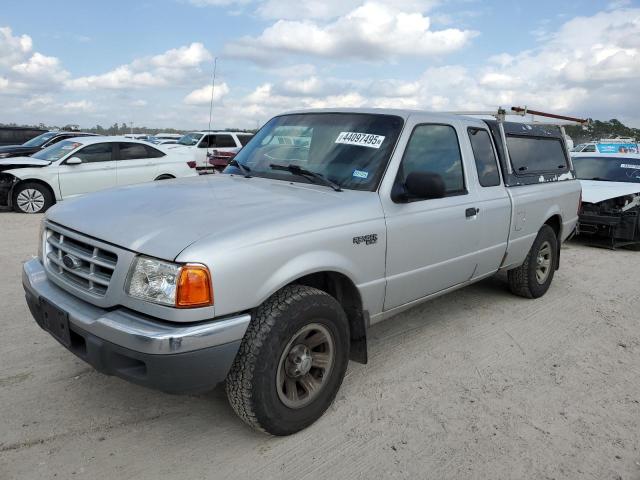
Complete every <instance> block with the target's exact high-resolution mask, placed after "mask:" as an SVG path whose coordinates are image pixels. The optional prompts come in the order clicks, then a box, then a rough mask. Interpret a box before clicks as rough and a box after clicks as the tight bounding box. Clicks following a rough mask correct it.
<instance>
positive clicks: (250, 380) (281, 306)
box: [226, 285, 349, 435]
mask: <svg viewBox="0 0 640 480" xmlns="http://www.w3.org/2000/svg"><path fill="white" fill-rule="evenodd" d="M348 362H349V324H348V321H347V317H346V315H345V313H344V310H343V309H342V307H341V306H340V304H339V303H338V302H337V301H336V300H335V299H334V298H333V297H331V296H330V295H328V294H327V293H325V292H323V291H321V290H318V289H316V288H312V287H307V286H303V285H289V286H287V287H285V288H283V289H282V290H280V291H279V292H277V293H276V294H274V295H273V296H272V297H270V298H269V299H268V300H267V301H266V302H265V303H263V304H262V305H261V306H260V307H258V309H257V310H256V312H255V314H254V316H253V319H252V321H251V323H250V324H249V328H248V329H247V331H246V333H245V335H244V338H243V340H242V343H241V345H240V350H239V351H238V354H237V356H236V358H235V361H234V363H233V366H232V367H231V370H230V372H229V374H228V375H227V380H226V391H227V397H228V399H229V403H230V404H231V406H232V408H233V409H234V411H235V412H236V414H237V415H238V416H239V417H240V418H241V419H242V420H243V421H245V422H246V423H247V424H249V425H250V426H251V427H253V428H255V429H257V430H260V431H263V432H266V433H269V434H271V435H290V434H292V433H295V432H297V431H299V430H302V429H304V428H306V427H308V426H309V425H311V424H312V423H313V422H315V421H316V420H317V419H318V418H320V417H321V416H322V414H323V413H324V412H325V410H326V409H327V408H328V407H329V406H330V405H331V403H332V402H333V400H334V398H335V396H336V394H337V392H338V389H339V388H340V385H341V384H342V379H343V378H344V374H345V371H346V369H347V364H348Z"/></svg>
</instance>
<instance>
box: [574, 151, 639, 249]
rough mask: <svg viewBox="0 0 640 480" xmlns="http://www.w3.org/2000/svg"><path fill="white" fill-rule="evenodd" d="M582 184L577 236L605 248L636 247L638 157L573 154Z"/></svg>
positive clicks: (637, 240)
mask: <svg viewBox="0 0 640 480" xmlns="http://www.w3.org/2000/svg"><path fill="white" fill-rule="evenodd" d="M572 159H573V165H574V168H575V170H576V174H577V176H578V178H579V179H580V182H581V183H582V210H581V212H580V219H579V223H578V233H579V234H580V235H581V236H583V237H585V238H588V239H589V240H591V241H592V242H593V243H595V244H597V245H601V246H605V247H609V248H617V247H622V246H632V245H633V246H635V247H638V246H640V223H639V219H640V155H611V154H609V155H598V154H593V153H592V154H581V153H578V154H573V155H572Z"/></svg>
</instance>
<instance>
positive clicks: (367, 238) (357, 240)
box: [353, 233, 378, 245]
mask: <svg viewBox="0 0 640 480" xmlns="http://www.w3.org/2000/svg"><path fill="white" fill-rule="evenodd" d="M361 243H364V244H365V245H373V244H374V243H378V234H377V233H370V234H369V235H362V236H360V237H353V244H354V245H360V244H361Z"/></svg>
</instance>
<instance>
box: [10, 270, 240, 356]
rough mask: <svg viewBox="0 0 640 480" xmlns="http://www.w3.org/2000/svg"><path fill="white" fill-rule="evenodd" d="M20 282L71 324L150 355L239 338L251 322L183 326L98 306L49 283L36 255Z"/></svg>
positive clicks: (228, 319)
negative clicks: (58, 309) (60, 311)
mask: <svg viewBox="0 0 640 480" xmlns="http://www.w3.org/2000/svg"><path fill="white" fill-rule="evenodd" d="M22 284H23V287H24V289H25V292H27V293H28V294H31V296H32V297H34V298H37V299H40V298H45V299H46V300H48V301H49V302H50V303H52V304H54V305H56V306H57V307H58V308H60V309H62V310H64V311H65V312H67V313H68V314H69V322H70V323H71V324H72V325H75V326H77V327H79V328H80V329H82V330H84V331H85V332H88V333H90V334H92V335H95V336H96V337H99V338H101V339H103V340H106V341H108V342H111V343H114V344H116V345H119V346H121V347H124V348H128V349H130V350H134V351H137V352H142V353H148V354H153V355H161V354H176V353H184V352H191V351H194V350H200V349H203V348H209V347H215V346H218V345H224V344H227V343H230V342H234V341H237V340H241V339H242V337H243V336H244V332H245V330H246V329H247V326H248V325H249V322H250V321H251V315H249V314H242V315H237V316H232V317H226V318H221V319H216V320H211V321H208V322H200V323H198V324H195V325H193V324H191V325H183V324H176V323H168V322H164V321H158V320H154V319H151V318H149V317H147V316H145V315H141V314H138V313H136V312H133V311H131V310H128V309H124V308H116V309H109V310H105V309H102V308H98V307H95V306H93V305H91V304H89V303H87V302H85V301H83V300H79V299H78V298H76V297H75V296H73V295H71V294H69V293H67V292H66V291H64V290H62V289H61V288H59V287H58V286H56V285H55V284H53V283H52V282H50V281H49V280H48V279H47V275H46V273H45V270H44V267H43V266H42V263H40V261H39V260H38V259H35V258H34V259H33V260H30V261H28V262H26V263H25V264H24V268H23V271H22Z"/></svg>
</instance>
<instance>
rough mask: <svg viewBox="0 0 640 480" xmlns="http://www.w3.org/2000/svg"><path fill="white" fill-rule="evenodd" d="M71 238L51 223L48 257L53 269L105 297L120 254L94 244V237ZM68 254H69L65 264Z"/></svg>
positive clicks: (49, 227) (91, 291)
mask: <svg viewBox="0 0 640 480" xmlns="http://www.w3.org/2000/svg"><path fill="white" fill-rule="evenodd" d="M80 238H81V237H80V236H75V235H74V237H73V238H71V237H70V236H68V235H65V234H64V233H62V232H59V231H56V230H55V228H52V227H51V226H50V225H49V226H47V248H46V258H47V263H48V267H49V269H48V270H49V272H51V273H52V274H53V275H56V276H57V277H58V278H60V279H62V280H64V281H66V282H67V283H70V284H72V285H74V286H75V287H77V288H79V289H81V290H85V291H87V292H89V293H91V294H93V295H97V296H100V297H104V296H105V295H106V293H107V289H108V288H109V283H110V282H111V277H112V276H113V272H114V271H115V269H116V265H117V263H118V256H117V255H116V254H115V253H113V252H110V251H108V250H105V249H103V248H99V247H97V246H95V245H93V244H92V241H91V239H89V238H82V239H80ZM65 256H68V257H69V258H67V263H68V264H65Z"/></svg>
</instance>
